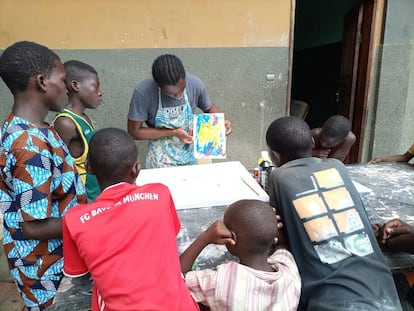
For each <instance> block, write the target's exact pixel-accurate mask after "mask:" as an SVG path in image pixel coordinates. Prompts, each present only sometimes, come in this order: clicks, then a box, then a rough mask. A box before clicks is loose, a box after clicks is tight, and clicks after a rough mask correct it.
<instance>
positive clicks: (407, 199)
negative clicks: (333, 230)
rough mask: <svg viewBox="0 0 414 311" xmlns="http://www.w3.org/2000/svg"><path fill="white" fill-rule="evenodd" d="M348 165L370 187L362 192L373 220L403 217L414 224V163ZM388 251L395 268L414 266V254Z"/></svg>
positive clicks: (396, 269) (395, 270) (352, 175)
mask: <svg viewBox="0 0 414 311" xmlns="http://www.w3.org/2000/svg"><path fill="white" fill-rule="evenodd" d="M347 167H348V170H349V174H350V176H351V178H352V179H353V180H354V181H356V182H357V183H358V184H361V185H363V186H365V187H367V188H369V189H365V190H364V191H363V192H360V195H361V198H362V201H363V203H364V206H365V210H366V211H367V214H368V217H369V219H370V221H371V223H373V224H374V223H381V224H382V223H384V222H386V221H388V220H391V219H394V218H400V219H402V220H403V221H405V222H407V223H409V224H412V225H414V166H413V165H411V164H407V163H398V162H391V163H376V164H368V163H365V164H353V165H348V166H347ZM358 184H357V186H358ZM357 188H358V187H357ZM384 255H385V259H386V260H387V262H388V265H389V266H390V268H391V269H392V270H393V271H394V272H397V271H408V270H413V269H414V255H410V254H407V253H404V252H397V253H395V252H390V251H385V250H384Z"/></svg>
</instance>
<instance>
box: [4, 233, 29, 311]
mask: <svg viewBox="0 0 414 311" xmlns="http://www.w3.org/2000/svg"><path fill="white" fill-rule="evenodd" d="M1 229H2V228H1ZM1 231H3V230H1ZM23 307H24V304H23V301H22V298H21V296H20V294H19V292H18V291H17V287H16V284H14V282H13V280H12V278H11V276H10V272H9V268H8V266H7V261H6V255H5V254H4V248H3V239H2V238H1V239H0V311H21V310H22V309H23Z"/></svg>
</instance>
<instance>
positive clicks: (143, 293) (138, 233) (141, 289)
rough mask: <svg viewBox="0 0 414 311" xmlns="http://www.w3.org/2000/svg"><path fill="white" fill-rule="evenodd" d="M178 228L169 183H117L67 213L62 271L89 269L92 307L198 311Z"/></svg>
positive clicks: (72, 273)
mask: <svg viewBox="0 0 414 311" xmlns="http://www.w3.org/2000/svg"><path fill="white" fill-rule="evenodd" d="M179 229H180V222H179V219H178V216H177V213H176V211H175V206H174V202H173V200H172V197H171V194H170V191H169V189H168V188H167V187H166V186H164V185H162V184H148V185H144V186H136V185H132V184H127V183H120V184H116V185H113V186H111V187H108V188H107V189H105V190H104V191H103V192H102V194H101V195H99V196H98V198H97V199H96V201H95V202H94V203H91V204H81V205H78V206H77V207H75V208H73V209H72V210H70V211H69V212H68V213H67V214H66V215H65V218H64V221H63V239H64V242H63V245H64V248H63V256H64V273H65V274H66V275H67V276H69V277H76V276H80V275H83V274H85V273H87V272H88V271H89V272H90V273H91V276H92V278H93V280H94V295H93V297H92V300H93V301H92V310H93V311H95V310H105V311H115V310H168V311H173V310H198V306H197V304H196V303H195V302H194V300H193V299H192V298H191V296H190V293H189V291H188V289H187V287H186V285H185V282H184V279H183V278H182V274H181V267H180V262H179V254H178V250H177V244H176V235H177V233H178V231H179ZM97 308H99V309H97Z"/></svg>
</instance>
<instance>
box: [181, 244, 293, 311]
mask: <svg viewBox="0 0 414 311" xmlns="http://www.w3.org/2000/svg"><path fill="white" fill-rule="evenodd" d="M268 262H269V263H270V265H271V266H272V267H273V269H274V270H275V271H276V272H265V271H258V270H255V269H252V268H249V267H247V266H245V265H242V264H239V263H237V262H228V263H225V264H222V265H219V266H217V271H216V270H211V269H205V270H199V271H190V272H188V273H187V274H186V275H185V282H186V284H187V286H188V288H189V289H190V292H191V295H192V296H193V297H194V299H195V300H196V301H197V302H200V303H203V304H205V305H207V306H209V307H210V309H211V310H212V311H215V310H220V311H222V310H223V311H224V310H226V311H231V310H237V311H243V310H246V311H247V310H249V311H251V310H255V311H260V310H263V311H264V310H266V311H268V310H296V309H297V306H298V303H299V297H300V289H301V281H300V276H299V272H298V268H297V266H296V263H295V260H294V259H293V256H292V254H291V253H290V252H288V251H287V250H285V249H279V250H277V251H276V252H274V253H273V255H272V256H270V257H269V259H268Z"/></svg>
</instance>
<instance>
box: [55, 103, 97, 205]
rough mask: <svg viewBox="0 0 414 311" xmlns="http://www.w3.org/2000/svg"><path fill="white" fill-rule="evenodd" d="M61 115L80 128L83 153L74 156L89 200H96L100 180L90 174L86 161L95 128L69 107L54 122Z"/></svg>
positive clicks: (58, 116) (58, 115)
mask: <svg viewBox="0 0 414 311" xmlns="http://www.w3.org/2000/svg"><path fill="white" fill-rule="evenodd" d="M60 117H68V118H69V119H71V120H72V121H73V123H75V125H76V128H77V129H78V132H79V135H80V137H81V138H82V141H83V146H84V149H83V153H82V154H81V155H80V156H79V157H76V158H75V157H73V159H74V161H75V164H76V168H77V170H78V173H79V175H80V177H81V179H82V182H83V184H84V185H85V188H86V194H87V196H88V201H95V199H96V197H97V196H98V195H99V193H100V192H101V189H100V187H99V184H98V180H97V179H96V176H95V175H92V174H89V173H87V172H86V169H85V161H86V159H87V157H88V152H89V141H90V140H91V138H92V136H93V135H94V134H95V128H94V127H93V125H92V124H90V123H89V122H88V121H87V120H86V119H85V118H83V117H82V116H80V115H78V114H76V113H74V112H73V111H70V110H69V109H64V110H63V111H62V112H59V113H58V114H57V115H56V116H55V117H54V119H53V122H55V121H56V119H58V118H60Z"/></svg>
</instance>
